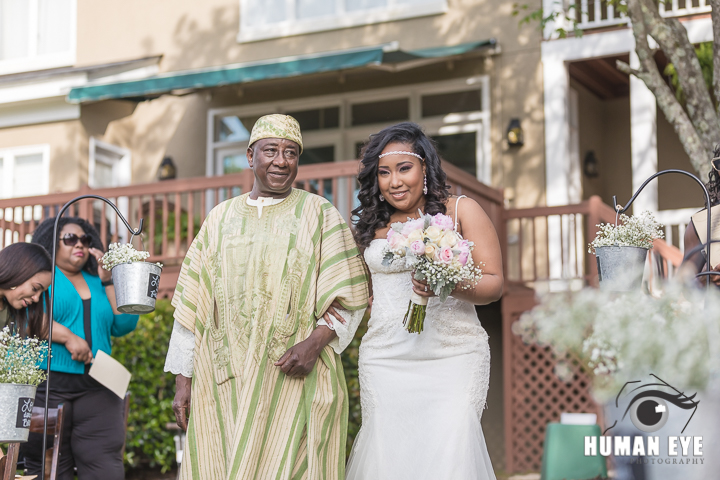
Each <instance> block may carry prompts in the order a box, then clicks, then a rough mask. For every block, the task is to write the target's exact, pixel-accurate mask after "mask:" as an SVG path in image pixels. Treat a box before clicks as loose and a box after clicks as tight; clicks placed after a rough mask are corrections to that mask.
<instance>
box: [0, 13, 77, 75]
mask: <svg viewBox="0 0 720 480" xmlns="http://www.w3.org/2000/svg"><path fill="white" fill-rule="evenodd" d="M75 30H76V0H0V74H8V73H15V72H22V71H30V70H40V69H46V68H54V67H61V66H68V65H72V64H74V63H75V42H76V32H75Z"/></svg>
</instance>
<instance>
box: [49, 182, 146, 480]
mask: <svg viewBox="0 0 720 480" xmlns="http://www.w3.org/2000/svg"><path fill="white" fill-rule="evenodd" d="M88 198H92V199H95V200H101V201H103V202H105V203H107V204H108V205H110V206H111V207H112V208H113V210H115V213H117V215H118V217H120V220H122V222H123V223H124V224H125V226H126V227H127V229H128V230H129V231H130V233H131V234H132V235H140V234H141V233H142V230H143V219H142V218H141V219H140V226H139V227H138V229H137V230H134V229H133V228H132V227H131V226H130V224H129V223H128V221H127V220H126V219H125V217H124V216H123V214H122V213H120V210H119V209H118V207H117V206H116V205H115V204H114V203H112V202H111V201H110V200H108V199H107V198H105V197H101V196H99V195H81V196H79V197H75V198H73V199H72V200H70V201H69V202H67V203H66V204H65V205H63V207H62V208H61V209H60V212H58V214H57V216H56V217H55V226H54V227H53V247H52V266H53V269H52V272H51V273H52V275H51V276H52V278H51V280H50V307H49V308H48V319H49V320H48V323H49V325H48V351H47V379H46V381H45V415H44V419H43V432H47V422H48V400H49V399H50V359H51V358H52V327H53V307H54V306H55V301H54V300H55V261H56V254H57V244H58V238H57V237H58V225H59V223H60V218H61V217H62V216H63V214H64V213H65V212H66V211H67V209H68V208H69V207H70V205H72V204H73V203H76V202H79V201H80V200H85V199H88ZM42 444H43V447H42V461H41V470H40V471H41V472H43V473H42V474H43V476H44V473H45V450H46V449H47V435H43V442H42Z"/></svg>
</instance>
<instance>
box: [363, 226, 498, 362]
mask: <svg viewBox="0 0 720 480" xmlns="http://www.w3.org/2000/svg"><path fill="white" fill-rule="evenodd" d="M386 244H387V240H384V239H376V240H373V241H372V242H371V243H370V246H369V247H368V248H367V249H366V250H365V261H366V262H367V265H368V267H369V268H370V273H371V275H372V287H373V306H372V314H371V316H370V321H369V323H368V332H367V334H365V337H364V338H363V345H364V346H365V347H366V348H387V347H389V346H390V345H391V344H394V343H396V342H400V343H403V344H407V345H408V347H409V350H408V352H406V353H407V354H408V355H410V356H411V357H412V356H414V352H417V351H418V348H419V347H420V346H421V345H422V349H421V350H422V354H423V355H427V354H428V353H430V352H432V351H433V350H435V348H448V347H454V348H459V349H463V350H464V349H468V350H471V349H473V348H475V347H476V346H477V343H478V342H484V343H486V342H487V333H486V332H485V330H484V329H483V328H482V326H481V325H480V322H479V321H478V318H477V314H476V312H475V307H474V306H473V305H471V304H470V303H467V302H464V301H462V300H458V299H456V298H453V297H448V299H447V300H446V301H445V302H444V303H443V302H441V301H440V299H439V298H437V297H432V298H431V299H430V301H429V302H428V307H427V314H426V317H425V327H424V328H425V329H424V331H423V332H422V333H421V334H419V335H418V334H409V333H407V332H406V331H405V329H404V327H403V325H402V319H403V317H404V316H405V312H406V311H407V307H408V302H409V301H410V294H411V292H412V279H411V268H410V267H407V266H406V265H405V264H404V263H402V262H398V261H395V262H393V263H392V264H391V265H390V266H384V265H383V264H382V259H383V248H384V247H385V245H386ZM396 334H397V335H396ZM427 349H430V351H428V350H427ZM438 353H441V352H438ZM446 353H447V352H445V353H442V354H446ZM458 353H459V352H458Z"/></svg>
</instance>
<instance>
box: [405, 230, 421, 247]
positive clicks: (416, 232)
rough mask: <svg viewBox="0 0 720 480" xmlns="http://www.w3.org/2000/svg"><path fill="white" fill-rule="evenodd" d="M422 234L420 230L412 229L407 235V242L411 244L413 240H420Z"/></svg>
mask: <svg viewBox="0 0 720 480" xmlns="http://www.w3.org/2000/svg"><path fill="white" fill-rule="evenodd" d="M422 238H423V234H422V230H413V231H412V232H411V233H410V235H408V243H409V244H412V243H413V242H415V241H417V240H422Z"/></svg>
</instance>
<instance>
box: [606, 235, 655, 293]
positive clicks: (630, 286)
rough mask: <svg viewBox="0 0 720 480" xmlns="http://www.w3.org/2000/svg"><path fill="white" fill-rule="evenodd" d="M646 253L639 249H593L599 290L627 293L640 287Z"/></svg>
mask: <svg viewBox="0 0 720 480" xmlns="http://www.w3.org/2000/svg"><path fill="white" fill-rule="evenodd" d="M647 254H648V251H647V249H646V248H640V247H620V246H612V247H598V248H596V249H595V255H596V257H597V264H598V276H599V277H600V288H601V289H602V290H608V291H613V292H629V291H632V290H637V289H639V288H640V287H641V286H642V277H643V271H644V270H645V259H646V258H647Z"/></svg>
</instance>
